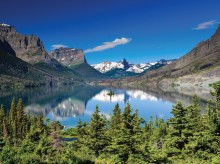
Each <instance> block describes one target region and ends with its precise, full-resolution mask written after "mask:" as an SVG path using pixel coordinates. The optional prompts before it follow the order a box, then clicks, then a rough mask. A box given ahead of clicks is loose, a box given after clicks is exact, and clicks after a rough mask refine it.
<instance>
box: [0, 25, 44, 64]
mask: <svg viewBox="0 0 220 164" xmlns="http://www.w3.org/2000/svg"><path fill="white" fill-rule="evenodd" d="M0 37H1V38H3V39H4V40H5V42H7V43H8V44H9V45H10V46H11V48H12V49H13V50H14V51H15V53H16V56H17V57H18V58H20V59H22V60H24V61H26V62H28V63H31V64H33V63H37V62H40V61H47V60H48V56H47V52H46V50H45V48H44V45H43V43H42V41H41V40H40V38H38V37H37V36H35V35H23V34H21V33H18V32H17V31H16V29H15V28H14V27H13V26H10V25H7V24H0ZM3 39H2V40H3ZM5 45H6V43H5ZM3 49H4V48H3Z"/></svg>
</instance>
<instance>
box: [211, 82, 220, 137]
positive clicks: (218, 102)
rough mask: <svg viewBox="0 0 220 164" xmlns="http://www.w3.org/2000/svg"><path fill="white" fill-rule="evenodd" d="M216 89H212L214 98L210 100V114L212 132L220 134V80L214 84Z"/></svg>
mask: <svg viewBox="0 0 220 164" xmlns="http://www.w3.org/2000/svg"><path fill="white" fill-rule="evenodd" d="M213 88H214V89H215V91H211V95H212V96H213V98H212V99H211V100H210V101H209V102H208V116H209V120H210V125H211V126H210V128H211V129H212V133H213V134H215V135H217V136H220V82H218V83H215V84H214V85H213Z"/></svg>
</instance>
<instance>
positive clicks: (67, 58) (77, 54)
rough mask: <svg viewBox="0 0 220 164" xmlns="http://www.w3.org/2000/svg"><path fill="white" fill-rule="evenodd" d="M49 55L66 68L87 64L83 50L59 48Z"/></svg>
mask: <svg viewBox="0 0 220 164" xmlns="http://www.w3.org/2000/svg"><path fill="white" fill-rule="evenodd" d="M49 55H50V56H51V57H52V58H54V59H56V60H57V61H59V62H60V63H62V64H64V65H66V66H71V65H75V64H81V63H87V62H86V59H85V56H84V53H83V50H81V49H73V48H58V49H55V50H53V51H51V52H50V53H49Z"/></svg>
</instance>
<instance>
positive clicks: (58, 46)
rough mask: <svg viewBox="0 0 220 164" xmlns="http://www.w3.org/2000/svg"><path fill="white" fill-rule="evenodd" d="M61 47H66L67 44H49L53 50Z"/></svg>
mask: <svg viewBox="0 0 220 164" xmlns="http://www.w3.org/2000/svg"><path fill="white" fill-rule="evenodd" d="M61 47H63V48H66V47H68V46H67V45H63V44H54V45H51V48H52V49H53V50H55V49H58V48H61Z"/></svg>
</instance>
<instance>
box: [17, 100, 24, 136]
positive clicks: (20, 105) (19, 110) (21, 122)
mask: <svg viewBox="0 0 220 164" xmlns="http://www.w3.org/2000/svg"><path fill="white" fill-rule="evenodd" d="M24 117H25V113H24V105H23V101H22V99H19V101H18V104H17V122H16V124H17V125H18V128H17V135H18V138H19V139H22V137H23V134H22V131H23V129H24V126H25V120H24V119H25V118H24Z"/></svg>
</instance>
